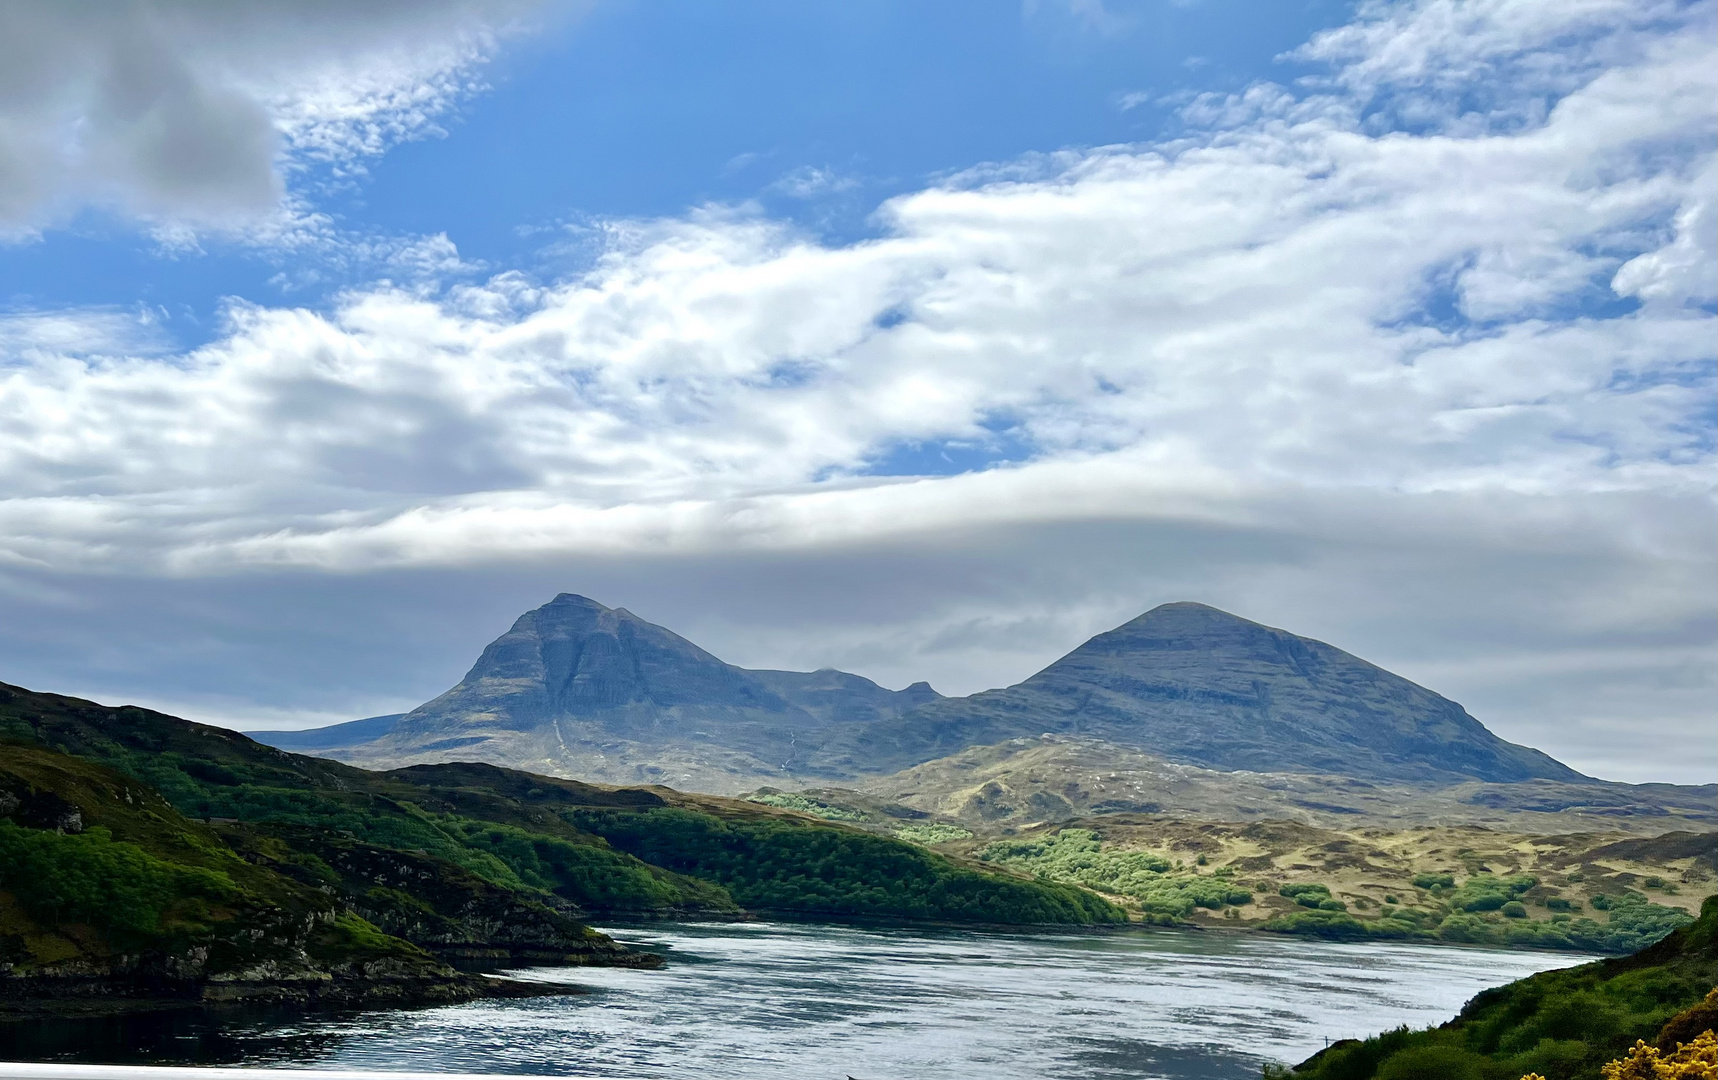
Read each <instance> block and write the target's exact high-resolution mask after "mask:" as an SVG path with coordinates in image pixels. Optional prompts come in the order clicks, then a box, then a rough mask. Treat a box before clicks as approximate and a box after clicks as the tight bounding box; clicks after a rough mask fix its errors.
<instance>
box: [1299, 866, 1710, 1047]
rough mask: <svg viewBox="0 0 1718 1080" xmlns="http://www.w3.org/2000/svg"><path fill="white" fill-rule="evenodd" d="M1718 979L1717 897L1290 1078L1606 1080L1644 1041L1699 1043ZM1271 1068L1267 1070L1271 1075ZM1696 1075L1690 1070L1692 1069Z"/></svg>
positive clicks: (1356, 1042) (1358, 1044)
mask: <svg viewBox="0 0 1718 1080" xmlns="http://www.w3.org/2000/svg"><path fill="white" fill-rule="evenodd" d="M1715 982H1718V897H1711V898H1708V899H1707V901H1706V903H1705V905H1704V906H1703V907H1702V908H1701V911H1700V917H1699V919H1697V920H1696V921H1695V922H1694V923H1693V924H1692V925H1690V926H1686V927H1683V928H1682V929H1680V930H1678V931H1676V932H1675V933H1673V934H1671V935H1670V936H1669V937H1667V938H1665V939H1664V940H1663V941H1661V942H1659V943H1658V944H1656V945H1653V946H1650V947H1649V948H1646V949H1643V950H1642V951H1640V952H1638V953H1636V954H1634V955H1633V956H1626V957H1620V958H1618V959H1614V960H1601V961H1599V962H1598V963H1593V964H1584V965H1582V966H1580V967H1574V968H1565V969H1563V970H1561V971H1547V972H1542V973H1541V974H1538V975H1534V976H1531V977H1530V978H1526V979H1522V980H1520V981H1519V982H1513V983H1510V984H1509V985H1508V986H1501V987H1498V988H1497V989H1495V990H1488V991H1486V992H1485V993H1483V994H1480V995H1479V996H1477V997H1475V998H1474V999H1473V1000H1472V1001H1470V1002H1468V1004H1467V1006H1466V1008H1464V1009H1462V1011H1461V1014H1460V1015H1459V1016H1457V1017H1456V1018H1455V1019H1454V1020H1452V1021H1450V1022H1449V1023H1447V1024H1445V1025H1443V1026H1442V1027H1439V1028H1433V1029H1430V1030H1427V1031H1409V1030H1407V1029H1406V1028H1403V1029H1399V1030H1396V1031H1390V1032H1386V1033H1385V1034H1383V1035H1379V1036H1377V1037H1375V1038H1371V1039H1366V1040H1364V1041H1359V1040H1347V1041H1344V1042H1340V1043H1336V1044H1334V1045H1332V1046H1331V1047H1330V1048H1329V1049H1327V1050H1325V1051H1323V1052H1321V1053H1319V1054H1318V1055H1317V1056H1315V1057H1313V1058H1311V1059H1309V1060H1307V1061H1305V1062H1302V1063H1301V1064H1300V1065H1299V1066H1297V1067H1296V1068H1294V1069H1293V1070H1288V1071H1282V1072H1276V1073H1274V1075H1276V1076H1278V1077H1281V1078H1283V1080H1287V1078H1290V1077H1292V1078H1293V1080H1372V1078H1377V1080H1419V1078H1424V1080H1519V1078H1520V1077H1522V1076H1523V1075H1525V1074H1527V1073H1539V1074H1540V1075H1541V1076H1543V1077H1544V1078H1545V1080H1599V1076H1600V1070H1601V1068H1602V1067H1603V1065H1604V1064H1605V1063H1606V1062H1609V1061H1613V1060H1615V1059H1617V1058H1620V1057H1622V1056H1623V1055H1624V1053H1625V1052H1626V1051H1627V1050H1628V1048H1629V1047H1631V1046H1633V1045H1634V1043H1635V1041H1636V1040H1637V1039H1639V1040H1644V1041H1645V1042H1647V1043H1648V1044H1649V1045H1650V1044H1653V1043H1655V1042H1657V1043H1660V1044H1661V1045H1662V1046H1663V1048H1664V1049H1666V1050H1671V1049H1674V1048H1675V1044H1676V1043H1677V1042H1684V1041H1691V1040H1692V1039H1693V1038H1694V1036H1695V1035H1697V1034H1698V1033H1699V1032H1700V1031H1701V1030H1705V1028H1707V1027H1710V1026H1711V1025H1712V1023H1713V1022H1714V1020H1718V1014H1715V1011H1714V1010H1713V1009H1711V1008H1710V1007H1709V1006H1703V1004H1702V1003H1703V1001H1709V1000H1710V999H1707V995H1708V994H1709V993H1710V992H1711V991H1712V989H1713V985H1714V983H1715ZM1269 1075H1273V1074H1272V1073H1269V1072H1268V1073H1267V1076H1269ZM1690 1075H1692V1074H1690Z"/></svg>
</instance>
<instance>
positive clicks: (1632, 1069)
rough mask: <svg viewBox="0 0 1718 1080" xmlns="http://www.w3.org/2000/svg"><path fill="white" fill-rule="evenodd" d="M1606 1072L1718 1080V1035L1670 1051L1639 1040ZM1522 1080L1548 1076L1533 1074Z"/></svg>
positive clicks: (1646, 1079) (1636, 1077)
mask: <svg viewBox="0 0 1718 1080" xmlns="http://www.w3.org/2000/svg"><path fill="white" fill-rule="evenodd" d="M1603 1072H1604V1077H1605V1080H1718V1036H1714V1035H1713V1033H1712V1032H1711V1031H1710V1030H1707V1031H1703V1032H1701V1033H1700V1034H1699V1035H1696V1036H1695V1037H1694V1041H1693V1042H1689V1043H1677V1044H1676V1049H1675V1050H1672V1051H1671V1052H1670V1053H1668V1054H1661V1053H1659V1051H1658V1048H1657V1047H1652V1046H1648V1045H1647V1044H1646V1043H1644V1042H1641V1041H1639V1040H1636V1041H1635V1044H1634V1047H1633V1048H1632V1049H1631V1050H1629V1052H1628V1053H1627V1054H1625V1055H1623V1056H1622V1057H1621V1058H1618V1059H1617V1060H1616V1061H1613V1062H1611V1063H1610V1064H1609V1065H1606V1066H1605V1067H1604V1070H1603ZM1521 1080H1544V1077H1542V1076H1540V1075H1539V1074H1538V1073H1529V1074H1528V1075H1526V1076H1524V1077H1522V1078H1521Z"/></svg>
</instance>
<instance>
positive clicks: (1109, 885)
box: [978, 829, 1253, 920]
mask: <svg viewBox="0 0 1718 1080" xmlns="http://www.w3.org/2000/svg"><path fill="white" fill-rule="evenodd" d="M978 857H979V858H980V859H982V860H984V861H985V862H993V863H997V864H999V865H1002V866H1008V867H1012V868H1014V869H1018V870H1024V871H1026V872H1027V873H1031V874H1040V875H1043V876H1044V877H1046V878H1048V879H1049V880H1052V881H1062V882H1067V883H1069V884H1074V885H1083V886H1085V887H1087V888H1090V889H1097V890H1098V891H1100V892H1105V893H1109V894H1111V895H1115V896H1127V897H1131V898H1132V899H1133V900H1135V901H1136V902H1137V903H1138V904H1139V907H1140V910H1141V911H1143V912H1145V913H1146V914H1148V915H1153V916H1158V917H1160V918H1163V919H1167V920H1174V919H1185V918H1187V917H1189V916H1191V915H1192V914H1193V912H1194V910H1195V909H1197V908H1208V909H1210V910H1212V911H1220V910H1222V909H1223V908H1224V907H1225V906H1227V905H1230V904H1246V903H1250V902H1251V901H1252V899H1253V894H1252V892H1251V891H1249V890H1247V889H1246V888H1243V887H1242V886H1241V885H1239V884H1238V883H1236V882H1235V881H1234V880H1233V879H1232V877H1231V876H1230V875H1227V874H1210V875H1201V874H1198V873H1196V872H1188V871H1182V870H1176V869H1175V868H1174V866H1173V864H1171V863H1170V862H1169V861H1168V860H1167V859H1163V858H1160V857H1159V856H1156V855H1153V854H1151V853H1150V852H1145V851H1118V850H1116V849H1114V848H1105V847H1104V845H1103V843H1102V841H1101V840H1099V838H1098V834H1097V833H1095V832H1093V831H1091V830H1090V829H1063V830H1061V831H1060V832H1058V833H1056V834H1055V835H1054V836H1051V837H1047V838H1045V839H1042V840H1000V841H997V842H995V843H993V844H990V845H988V846H987V847H985V849H984V850H983V851H981V852H980V853H979V856H978Z"/></svg>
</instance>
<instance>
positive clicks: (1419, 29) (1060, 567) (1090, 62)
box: [0, 0, 1718, 783]
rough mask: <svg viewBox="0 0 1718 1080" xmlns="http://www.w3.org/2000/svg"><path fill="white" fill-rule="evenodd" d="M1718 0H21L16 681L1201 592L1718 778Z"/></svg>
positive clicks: (6, 660) (292, 714)
mask: <svg viewBox="0 0 1718 1080" xmlns="http://www.w3.org/2000/svg"><path fill="white" fill-rule="evenodd" d="M1715 14H1718V5H1714V4H1713V3H1711V2H1706V3H1681V2H1660V0H1627V2H1624V0H1570V2H1568V3H1563V4H1544V3H1541V2H1538V0H1464V2H1456V0H1408V2H1401V3H1372V2H1362V3H1360V4H1358V5H1355V4H1345V3H1334V2H1325V0H1312V2H1308V3H1264V2H1258V0H1251V2H1244V0H1026V2H1024V3H1013V2H998V0H990V2H987V3H973V2H962V0H950V2H948V3H939V4H912V3H904V2H903V3H891V2H887V0H879V2H876V3H868V4H863V5H850V4H804V3H798V4H792V3H787V2H785V0H784V2H774V0H756V2H742V3H725V4H714V3H685V4H675V5H666V4H646V3H640V2H629V0H589V2H584V3H574V2H561V3H552V2H551V3H542V2H538V3H531V2H525V0H429V2H414V3H406V2H404V0H399V2H389V0H378V2H376V3H371V4H366V5H349V4H339V3H333V2H317V0H303V2H299V3H295V4H292V5H248V6H238V5H227V4H220V3H214V2H208V3H193V2H178V3H168V2H146V0H135V2H131V3H126V4H106V3H94V2H84V3H78V2H72V3H65V4H57V5H31V4H8V5H0V680H4V681H7V682H11V683H15V684H20V685H24V686H29V687H31V688H33V689H40V690H50V691H55V692H60V693H68V694H77V695H81V696H87V697H91V698H94V699H96V700H100V701H104V702H108V703H115V704H117V703H122V702H131V703H138V704H143V705H148V706H152V707H155V708H160V709H163V710H166V711H169V712H173V713H176V714H179V715H184V716H188V717H191V718H193V719H198V720H203V721H207V722H211V723H219V724H224V725H227V726H232V727H237V728H260V727H305V726H314V725H318V724H325V723H332V722H338V721H341V720H346V719H352V718H355V717H359V716H366V715H373V714H377V713H385V712H394V711H400V710H404V709H407V708H410V707H412V706H414V705H416V704H419V703H421V702H422V701H425V700H427V699H428V698H430V697H433V696H435V695H436V694H439V693H440V692H442V691H443V690H445V689H447V688H448V687H449V686H451V685H452V684H453V683H455V682H457V681H458V679H459V678H460V676H461V675H462V674H463V673H464V671H465V670H466V669H467V668H468V667H469V665H470V664H471V662H472V661H473V660H474V659H475V658H476V655H477V653H478V652H479V651H480V650H481V648H482V647H483V645H484V644H486V643H487V642H488V641H490V640H491V639H493V638H494V637H496V636H497V635H499V634H500V633H501V632H502V631H504V630H505V629H506V627H507V626H508V625H509V624H510V623H511V622H512V620H513V619H514V618H515V617H517V616H518V615H519V614H520V613H521V612H523V611H525V610H527V609H528V608H531V607H535V606H537V605H539V604H541V603H544V602H546V601H547V600H549V599H550V598H551V597H553V596H554V595H555V594H556V593H558V592H563V591H565V592H577V593H582V594H585V595H588V596H591V597H593V598H595V599H597V600H599V601H601V602H603V603H605V604H609V605H611V606H615V607H626V608H628V609H630V610H632V611H634V612H635V613H637V614H639V615H641V616H643V617H645V618H647V619H650V620H651V621H654V622H657V623H660V624H663V625H665V626H668V627H669V628H671V629H673V630H675V631H677V632H679V633H681V634H683V635H685V636H687V637H689V638H691V639H692V640H693V641H695V642H697V643H698V644H700V645H702V646H704V647H705V648H707V649H709V650H710V651H712V652H714V653H715V654H717V655H718V656H720V657H722V658H723V659H725V660H728V661H730V662H733V663H737V664H741V665H745V666H749V667H773V668H793V669H801V670H809V669H813V668H818V667H839V668H842V669H845V670H849V671H855V672H858V673H860V674H863V675H866V676H869V677H871V678H874V679H876V680H877V681H879V682H881V683H883V684H884V685H887V686H891V687H901V686H904V685H906V684H908V683H910V682H913V681H916V680H919V679H928V680H930V681H931V683H932V684H933V685H934V686H936V687H937V689H939V690H941V691H942V692H944V693H951V694H961V693H971V692H973V691H976V690H980V689H984V688H987V687H992V686H999V685H1006V684H1009V683H1013V682H1017V681H1019V680H1021V679H1023V678H1025V677H1027V676H1028V675H1030V674H1031V673H1032V672H1034V671H1036V670H1038V669H1039V668H1041V667H1042V666H1044V665H1045V664H1047V663H1049V662H1050V661H1052V660H1054V659H1055V658H1056V657H1058V656H1060V655H1062V654H1063V653H1065V652H1067V651H1069V650H1070V649H1072V648H1074V647H1075V646H1077V645H1078V644H1079V643H1080V642H1081V641H1083V640H1084V639H1086V638H1087V637H1089V636H1091V635H1092V634H1095V633H1098V632H1101V631H1103V630H1106V629H1109V628H1110V627H1113V626H1115V625H1117V624H1119V623H1121V622H1123V621H1125V620H1127V619H1129V618H1131V617H1133V616H1135V615H1137V614H1139V613H1141V612H1143V611H1145V610H1147V609H1148V608H1150V607H1152V606H1155V605H1156V604H1159V603H1164V602H1168V601H1175V600H1197V601H1202V602H1205V603H1209V604H1214V605H1216V606H1218V607H1222V608H1224V609H1226V610H1229V611H1232V612H1234V613H1236V614H1238V615H1242V616H1245V617H1247V618H1250V619H1254V620H1257V621H1260V622H1264V623H1267V624H1270V625H1273V626H1278V627H1282V628H1284V629H1288V630H1292V631H1294V632H1296V633H1300V634H1305V635H1308V636H1311V637H1316V638H1319V639H1321V640H1325V641H1328V642H1330V643H1332V644H1334V645H1337V646H1339V647H1341V648H1344V649H1347V650H1348V651H1350V652H1353V653H1356V654H1357V655H1360V656H1362V657H1364V658H1366V659H1368V660H1371V661H1373V662H1375V663H1378V664H1381V665H1383V666H1385V667H1387V668H1389V669H1391V670H1393V671H1396V672H1398V673H1400V674H1402V675H1404V676H1406V677H1408V678H1411V679H1414V680H1415V681H1417V682H1420V683H1422V684H1423V685H1426V686H1428V687H1430V688H1432V689H1434V690H1437V691H1438V692H1440V693H1443V694H1445V695H1446V696H1449V697H1451V698H1453V699H1455V700H1457V701H1459V702H1461V703H1462V704H1464V705H1465V706H1466V707H1467V708H1468V710H1469V711H1470V712H1471V713H1473V714H1474V715H1475V716H1476V717H1478V718H1479V719H1480V720H1482V721H1483V722H1485V723H1486V724H1487V725H1488V726H1490V727H1491V728H1492V729H1493V730H1495V731H1497V732H1498V733H1499V734H1501V735H1503V736H1504V737H1506V738H1509V739H1512V740H1514V741H1517V742H1522V743H1527V744H1529V745H1533V746H1537V747H1539V748H1541V749H1544V750H1546V751H1547V752H1549V753H1552V754H1553V755H1555V756H1557V757H1559V758H1560V759H1562V760H1564V761H1566V762H1568V763H1569V764H1571V765H1573V766H1575V767H1576V768H1579V769H1581V770H1583V771H1586V772H1588V773H1591V774H1593V775H1596V776H1601V777H1605V778H1607V779H1616V780H1625V781H1633V782H1644V781H1674V782H1682V783H1710V782H1712V781H1714V780H1715V779H1718V739H1714V738H1713V734H1714V724H1713V718H1714V711H1715V708H1718V556H1715V552H1718V543H1715V541H1718V535H1715V533H1718V528H1715V526H1718V513H1715V506H1714V494H1715V492H1714V486H1715V485H1714V480H1715V479H1718V471H1715V464H1718V461H1715V458H1718V453H1715V449H1718V415H1715V414H1718V408H1715V401H1718V395H1715V390H1718V387H1715V385H1714V384H1715V357H1714V353H1715V341H1718V335H1715V330H1718V251H1715V247H1718V235H1715V234H1718V212H1715V199H1718V105H1715V104H1714V103H1715V101H1718V55H1715V54H1718V34H1715V30H1718V26H1715V23H1718V18H1715Z"/></svg>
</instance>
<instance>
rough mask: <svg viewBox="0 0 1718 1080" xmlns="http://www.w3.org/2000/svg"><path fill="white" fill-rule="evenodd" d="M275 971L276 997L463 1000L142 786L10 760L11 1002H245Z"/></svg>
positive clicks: (1, 787) (425, 963)
mask: <svg viewBox="0 0 1718 1080" xmlns="http://www.w3.org/2000/svg"><path fill="white" fill-rule="evenodd" d="M264 966H267V967H269V968H270V969H271V972H272V976H271V977H272V978H274V979H275V980H276V981H279V982H282V983H289V984H290V983H294V982H296V983H298V984H301V985H304V986H311V987H319V988H320V989H321V990H324V991H326V990H331V989H333V986H332V984H333V983H335V982H337V981H339V980H341V979H343V978H346V979H351V978H354V977H357V976H359V975H361V973H362V972H363V970H364V969H365V968H370V969H376V968H377V967H378V966H380V967H383V968H386V969H387V970H388V972H389V973H390V977H391V978H393V979H394V980H395V981H396V982H401V981H403V982H405V983H409V982H413V981H416V982H419V983H439V984H444V985H443V990H444V991H446V992H447V993H456V988H455V987H454V986H453V983H452V982H450V980H449V979H448V976H451V974H452V973H451V972H449V971H448V970H447V969H446V968H444V967H442V966H441V965H440V964H437V963H435V962H434V961H433V959H432V958H431V957H430V956H429V955H428V954H427V953H425V952H424V951H423V950H421V949H419V948H417V947H415V946H413V945H412V944H410V943H408V942H407V941H404V940H402V939H400V938H397V937H393V936H389V935H387V934H384V933H382V932H380V931H379V930H377V929H376V927H375V926H373V925H371V924H370V923H368V922H366V921H365V920H364V919H363V918H362V917H359V916H357V915H355V914H353V913H352V912H351V911H350V910H348V909H347V908H345V907H344V906H343V905H341V904H340V903H339V902H338V901H336V900H335V899H334V898H332V897H330V896H328V895H326V894H325V893H323V892H322V891H320V890H318V889H316V888H314V887H310V886H307V885H305V884H302V883H299V882H296V881H293V880H292V879H291V878H289V877H286V876H284V875H281V874H279V873H276V872H274V871H273V870H270V869H268V868H266V867H263V866H259V865H256V864H254V863H251V862H248V861H246V860H245V859H244V858H242V857H240V856H239V855H238V854H237V853H236V852H235V851H233V850H232V849H231V848H230V847H228V846H227V845H226V844H225V843H223V842H222V840H221V838H220V837H219V836H218V835H217V834H216V833H215V832H214V831H213V830H212V829H210V828H209V827H207V826H205V825H201V824H198V823H196V822H193V821H189V820H187V819H186V818H185V817H183V816H182V815H181V814H179V813H178V812H177V811H176V810H174V808H173V807H172V806H170V805H169V804H168V803H167V802H166V801H165V800H164V799H162V798H161V796H160V795H159V794H158V793H156V792H155V791H153V790H151V789H150V788H149V787H147V786H146V785H144V784H142V783H139V782H138V781H137V780H135V779H134V778H131V777H127V776H124V775H122V774H120V773H117V772H115V771H113V770H110V769H107V768H105V767H103V766H101V765H98V764H96V763H94V762H90V761H87V760H83V759H80V758H75V757H71V756H68V755H65V754H60V753H57V752H55V751H52V750H49V749H47V748H45V747H39V746H29V745H20V744H17V743H7V744H3V745H0V975H4V976H5V977H6V978H5V979H4V980H0V981H4V982H5V984H6V985H5V986H4V987H0V994H3V993H6V992H22V993H25V994H38V993H42V992H44V991H43V989H42V988H43V986H44V985H45V983H44V980H47V981H49V982H52V981H54V980H64V979H67V978H70V979H74V980H75V979H91V978H114V977H119V978H124V979H126V980H130V981H131V982H133V983H137V984H139V985H151V986H157V987H161V986H170V985H176V984H188V983H208V982H210V981H216V982H225V983H227V984H229V986H230V987H232V988H234V989H235V992H236V988H237V987H238V986H239V984H242V983H244V982H246V981H247V980H250V979H251V973H254V972H255V971H256V970H257V969H259V968H262V967H264ZM358 981H360V982H363V981H372V982H373V981H374V980H369V979H368V977H367V976H366V977H364V978H359V979H358ZM425 989H426V987H420V988H419V990H420V991H422V990H425ZM408 992H409V991H408V990H407V989H406V988H403V987H401V988H399V993H401V994H406V993H408ZM331 996H335V997H342V998H350V997H353V996H357V997H363V996H366V992H365V991H361V990H353V991H351V992H348V991H346V990H342V991H340V992H339V993H335V994H332V995H331Z"/></svg>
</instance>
